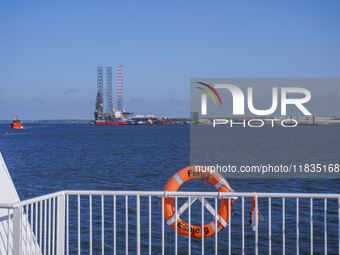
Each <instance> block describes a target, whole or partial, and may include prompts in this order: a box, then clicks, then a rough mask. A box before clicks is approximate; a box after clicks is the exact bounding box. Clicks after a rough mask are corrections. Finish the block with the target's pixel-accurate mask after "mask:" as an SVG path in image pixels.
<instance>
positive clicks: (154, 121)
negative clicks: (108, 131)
mask: <svg viewBox="0 0 340 255" xmlns="http://www.w3.org/2000/svg"><path fill="white" fill-rule="evenodd" d="M116 77H117V107H116V108H115V107H114V106H113V103H112V81H113V79H112V67H106V98H107V104H106V111H104V68H103V67H102V66H98V67H97V98H96V103H95V111H94V117H95V121H94V122H92V123H91V124H96V125H172V124H189V120H187V119H172V120H170V119H168V118H167V117H165V116H164V117H162V118H158V117H156V116H155V115H146V116H144V115H135V116H134V117H133V118H130V116H132V115H133V114H134V112H127V111H125V110H124V104H123V102H124V101H123V66H122V65H119V66H117V76H116Z"/></svg>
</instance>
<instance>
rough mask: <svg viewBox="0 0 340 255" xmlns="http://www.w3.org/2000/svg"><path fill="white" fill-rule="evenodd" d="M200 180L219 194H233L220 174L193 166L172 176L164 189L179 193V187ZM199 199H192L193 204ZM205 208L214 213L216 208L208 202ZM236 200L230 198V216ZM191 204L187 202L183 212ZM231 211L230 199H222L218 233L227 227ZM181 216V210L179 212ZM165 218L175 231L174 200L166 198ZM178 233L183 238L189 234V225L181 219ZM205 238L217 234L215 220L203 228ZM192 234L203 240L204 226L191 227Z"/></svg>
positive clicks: (178, 223)
mask: <svg viewBox="0 0 340 255" xmlns="http://www.w3.org/2000/svg"><path fill="white" fill-rule="evenodd" d="M194 179H199V180H204V181H207V182H209V183H211V184H212V185H214V186H215V188H216V189H217V191H218V192H233V190H232V188H231V187H230V186H229V184H228V182H227V181H226V180H225V179H224V178H223V176H222V175H221V174H220V173H218V172H210V171H205V168H203V167H200V166H191V167H186V168H183V169H181V170H179V171H178V172H177V173H176V174H174V175H173V176H171V178H170V179H169V180H168V182H167V183H166V185H165V187H164V191H177V190H178V189H179V187H180V186H181V185H182V184H183V183H185V182H187V181H190V180H194ZM197 199H198V198H192V199H191V200H192V201H191V203H190V204H192V203H193V202H195V200H197ZM204 202H205V207H206V209H207V210H208V211H210V212H213V211H214V208H212V206H211V205H209V204H208V203H207V201H206V200H204ZM233 204H234V199H232V198H230V207H231V208H230V215H231V214H232V212H233ZM188 206H189V203H188V202H187V203H186V204H184V206H182V208H183V211H184V210H186V209H187V207H188ZM228 210H229V199H220V209H219V211H218V220H217V231H220V230H222V229H223V228H224V227H226V226H227V224H228V222H229V216H228ZM177 213H178V214H181V212H180V209H179V210H178V212H177ZM164 218H165V220H166V222H167V224H168V225H170V226H171V228H172V229H173V230H175V221H176V215H175V205H174V198H173V197H170V198H164ZM176 225H177V233H178V234H180V235H183V236H188V235H189V234H188V233H189V224H188V223H187V222H185V221H183V220H181V219H180V218H178V219H177V224H176ZM203 231H204V237H209V236H212V235H214V234H215V231H216V229H215V220H212V221H211V222H210V223H207V224H205V225H204V226H203ZM190 232H191V235H190V236H191V237H192V238H202V226H194V225H191V226H190Z"/></svg>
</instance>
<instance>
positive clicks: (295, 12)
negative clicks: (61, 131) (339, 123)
mask: <svg viewBox="0 0 340 255" xmlns="http://www.w3.org/2000/svg"><path fill="white" fill-rule="evenodd" d="M339 12H340V2H339V1H335V0H334V1H86V0H82V1H61V0H60V1H1V2H0V109H1V110H0V119H12V118H13V117H14V116H15V115H19V116H20V117H21V118H22V119H55V118H86V119H91V118H93V110H94V102H95V95H96V67H97V65H102V66H104V67H106V66H113V67H116V66H117V65H120V64H122V65H123V66H124V73H125V74H124V75H125V78H124V94H125V96H124V108H125V109H126V110H128V111H134V112H136V113H139V114H156V115H158V116H162V115H168V116H170V117H188V116H189V111H190V110H189V84H190V78H194V77H340V75H339V74H340V50H339V45H340V35H339V27H340V15H339ZM114 85H115V84H114ZM114 88H115V87H114ZM114 91H115V89H114ZM114 104H116V99H115V98H114Z"/></svg>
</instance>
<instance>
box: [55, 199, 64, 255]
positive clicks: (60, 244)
mask: <svg viewBox="0 0 340 255" xmlns="http://www.w3.org/2000/svg"><path fill="white" fill-rule="evenodd" d="M64 252H65V195H61V196H58V204H57V255H63V254H64Z"/></svg>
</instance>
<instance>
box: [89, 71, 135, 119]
mask: <svg viewBox="0 0 340 255" xmlns="http://www.w3.org/2000/svg"><path fill="white" fill-rule="evenodd" d="M103 73H104V69H103V67H102V66H98V67H97V99H96V105H95V112H94V117H95V122H94V124H96V125H126V124H128V117H129V116H130V115H132V114H134V113H132V112H126V111H125V110H124V108H123V66H121V65H120V66H117V108H116V109H115V108H114V106H113V104H112V67H106V96H107V107H106V112H104V100H103V98H104V74H103Z"/></svg>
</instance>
